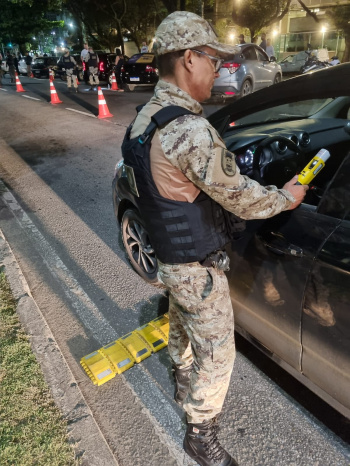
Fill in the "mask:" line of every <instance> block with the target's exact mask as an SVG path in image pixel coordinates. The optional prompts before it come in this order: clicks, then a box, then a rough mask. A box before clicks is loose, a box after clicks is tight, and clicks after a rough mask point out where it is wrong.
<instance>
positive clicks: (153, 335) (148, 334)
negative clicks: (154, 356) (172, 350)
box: [135, 323, 168, 353]
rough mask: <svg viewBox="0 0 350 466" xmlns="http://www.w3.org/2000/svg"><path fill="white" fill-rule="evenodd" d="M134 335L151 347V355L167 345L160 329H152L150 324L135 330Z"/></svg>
mask: <svg viewBox="0 0 350 466" xmlns="http://www.w3.org/2000/svg"><path fill="white" fill-rule="evenodd" d="M135 333H137V334H138V335H140V336H141V338H143V339H144V340H145V341H146V342H147V343H148V344H149V345H150V346H151V348H152V351H153V353H156V352H157V351H159V350H161V349H162V348H164V347H165V346H167V344H168V343H167V338H166V337H165V335H164V333H163V332H162V331H161V330H160V329H157V328H155V327H153V326H152V325H151V324H150V323H149V324H145V325H142V327H139V328H137V329H136V330H135Z"/></svg>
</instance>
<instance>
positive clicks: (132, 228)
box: [121, 209, 161, 286]
mask: <svg viewBox="0 0 350 466" xmlns="http://www.w3.org/2000/svg"><path fill="white" fill-rule="evenodd" d="M121 233H122V240H123V244H124V247H125V251H126V254H127V256H128V259H129V261H130V263H131V265H132V266H133V268H134V270H135V271H136V272H137V273H138V274H139V275H140V277H142V278H143V279H144V280H145V281H146V282H148V283H151V284H152V285H158V286H159V285H160V284H161V283H160V281H159V279H158V276H157V272H158V264H157V258H156V255H155V252H154V249H153V248H152V246H151V243H150V240H149V237H148V233H147V231H146V228H145V225H144V221H143V220H142V218H141V217H140V214H139V213H138V212H137V210H136V209H127V210H126V211H125V212H124V215H123V217H122V221H121Z"/></svg>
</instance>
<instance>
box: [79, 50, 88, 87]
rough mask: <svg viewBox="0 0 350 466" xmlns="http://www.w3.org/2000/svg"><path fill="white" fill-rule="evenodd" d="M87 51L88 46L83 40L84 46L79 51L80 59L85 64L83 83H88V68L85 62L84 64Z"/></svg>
mask: <svg viewBox="0 0 350 466" xmlns="http://www.w3.org/2000/svg"><path fill="white" fill-rule="evenodd" d="M88 53H89V46H88V44H87V43H86V42H85V44H84V48H83V50H82V51H81V52H80V59H81V61H82V63H83V64H85V66H84V81H85V84H88V82H89V70H88V69H87V64H86V57H87V55H88Z"/></svg>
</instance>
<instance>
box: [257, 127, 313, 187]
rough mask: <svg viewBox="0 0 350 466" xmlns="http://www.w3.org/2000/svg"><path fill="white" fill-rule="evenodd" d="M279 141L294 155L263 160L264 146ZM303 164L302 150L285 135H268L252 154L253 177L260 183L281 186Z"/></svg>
mask: <svg viewBox="0 0 350 466" xmlns="http://www.w3.org/2000/svg"><path fill="white" fill-rule="evenodd" d="M276 141H278V142H281V143H282V144H284V145H285V146H286V147H287V148H288V149H289V150H291V151H292V152H294V155H287V156H283V155H281V156H280V158H276V156H274V158H273V159H272V160H267V161H264V160H263V155H264V148H265V147H268V146H270V145H271V144H272V143H274V142H276ZM303 166H304V152H303V151H302V150H301V149H300V147H299V146H298V145H297V144H295V142H293V141H292V140H291V139H288V138H286V137H285V136H268V137H267V138H265V139H263V140H262V141H261V142H260V143H259V144H258V146H257V148H256V149H255V151H254V155H253V178H254V179H255V180H256V181H258V182H259V183H260V184H262V185H268V184H275V185H276V186H277V187H278V188H281V187H282V186H283V185H284V184H285V183H286V182H287V181H289V180H290V179H291V178H292V177H293V176H294V175H295V174H296V173H297V172H298V171H300V170H301V169H302V168H303Z"/></svg>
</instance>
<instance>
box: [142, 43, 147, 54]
mask: <svg viewBox="0 0 350 466" xmlns="http://www.w3.org/2000/svg"><path fill="white" fill-rule="evenodd" d="M147 52H148V46H147V44H146V42H142V47H141V53H147Z"/></svg>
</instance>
